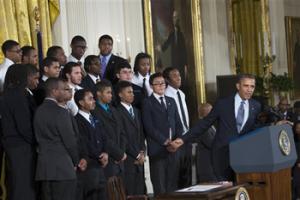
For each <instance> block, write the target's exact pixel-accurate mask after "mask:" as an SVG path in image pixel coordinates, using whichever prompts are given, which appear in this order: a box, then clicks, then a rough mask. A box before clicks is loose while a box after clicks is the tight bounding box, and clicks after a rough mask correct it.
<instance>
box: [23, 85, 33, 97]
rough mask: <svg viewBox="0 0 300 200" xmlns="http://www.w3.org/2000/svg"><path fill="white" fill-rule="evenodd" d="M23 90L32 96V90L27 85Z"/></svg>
mask: <svg viewBox="0 0 300 200" xmlns="http://www.w3.org/2000/svg"><path fill="white" fill-rule="evenodd" d="M25 90H27V92H28V93H29V94H30V95H31V96H33V93H32V91H31V90H30V89H29V88H28V87H26V88H25Z"/></svg>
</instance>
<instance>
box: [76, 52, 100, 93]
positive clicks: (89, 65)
mask: <svg viewBox="0 0 300 200" xmlns="http://www.w3.org/2000/svg"><path fill="white" fill-rule="evenodd" d="M84 70H85V72H86V73H87V75H86V76H85V77H84V78H83V79H82V81H81V83H80V86H81V87H83V88H85V89H89V90H91V91H92V92H93V94H96V83H98V82H99V81H100V70H101V66H100V61H99V58H98V56H95V55H89V56H87V57H86V58H85V60H84Z"/></svg>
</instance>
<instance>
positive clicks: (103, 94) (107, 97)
mask: <svg viewBox="0 0 300 200" xmlns="http://www.w3.org/2000/svg"><path fill="white" fill-rule="evenodd" d="M97 99H98V100H99V101H100V102H101V103H104V104H107V103H110V102H111V100H112V90H111V87H106V88H104V89H103V90H102V91H97Z"/></svg>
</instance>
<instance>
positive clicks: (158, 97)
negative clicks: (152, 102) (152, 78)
mask: <svg viewBox="0 0 300 200" xmlns="http://www.w3.org/2000/svg"><path fill="white" fill-rule="evenodd" d="M152 94H153V95H154V97H155V98H156V99H157V100H158V101H159V102H160V97H163V98H165V96H164V95H159V94H156V93H154V92H153V93H152Z"/></svg>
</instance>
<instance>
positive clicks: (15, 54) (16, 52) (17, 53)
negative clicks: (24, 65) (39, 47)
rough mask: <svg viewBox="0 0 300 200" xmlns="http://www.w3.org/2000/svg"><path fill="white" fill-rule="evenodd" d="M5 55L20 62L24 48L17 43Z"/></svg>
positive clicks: (15, 61)
mask: <svg viewBox="0 0 300 200" xmlns="http://www.w3.org/2000/svg"><path fill="white" fill-rule="evenodd" d="M5 57H7V58H9V59H10V60H12V61H13V62H14V63H20V62H21V59H22V49H21V48H20V46H19V45H16V46H14V47H12V49H10V50H8V51H7V52H6V56H5Z"/></svg>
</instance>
